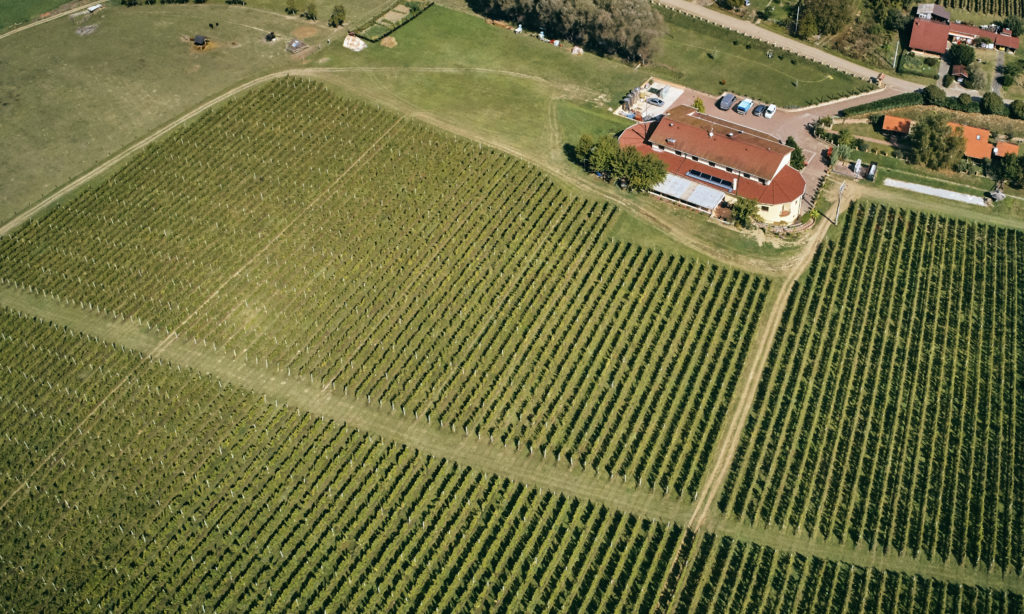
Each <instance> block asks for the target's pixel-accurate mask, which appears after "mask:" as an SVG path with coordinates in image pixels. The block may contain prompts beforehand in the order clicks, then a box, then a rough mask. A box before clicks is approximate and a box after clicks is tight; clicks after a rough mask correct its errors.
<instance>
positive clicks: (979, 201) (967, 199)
mask: <svg viewBox="0 0 1024 614" xmlns="http://www.w3.org/2000/svg"><path fill="white" fill-rule="evenodd" d="M882 183H884V184H885V185H887V186H889V187H892V188H899V189H901V190H909V191H911V192H917V193H918V194H927V195H928V196H937V197H939V198H945V199H946V200H955V201H957V202H961V203H966V204H968V205H978V206H979V207H984V206H986V205H985V199H983V198H982V197H980V196H971V195H969V194H961V193H960V192H954V191H953V190H943V189H942V188H933V187H931V186H928V185H921V184H920V183H910V182H909V181H900V180H899V179H889V178H886V179H885V180H884V181H882Z"/></svg>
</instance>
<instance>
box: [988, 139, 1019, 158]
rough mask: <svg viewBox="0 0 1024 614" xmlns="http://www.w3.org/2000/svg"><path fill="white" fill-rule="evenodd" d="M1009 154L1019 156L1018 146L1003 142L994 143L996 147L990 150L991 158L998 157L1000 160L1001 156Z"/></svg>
mask: <svg viewBox="0 0 1024 614" xmlns="http://www.w3.org/2000/svg"><path fill="white" fill-rule="evenodd" d="M1010 154H1020V145H1017V144H1016V143H1006V142H1003V143H996V146H995V147H993V148H992V155H993V156H999V157H1000V158H1002V157H1003V156H1008V155H1010Z"/></svg>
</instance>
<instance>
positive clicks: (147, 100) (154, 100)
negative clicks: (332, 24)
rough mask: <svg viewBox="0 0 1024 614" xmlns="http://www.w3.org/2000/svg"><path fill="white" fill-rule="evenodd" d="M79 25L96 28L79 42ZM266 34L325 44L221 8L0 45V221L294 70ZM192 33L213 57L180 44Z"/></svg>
mask: <svg viewBox="0 0 1024 614" xmlns="http://www.w3.org/2000/svg"><path fill="white" fill-rule="evenodd" d="M210 23H219V24H220V25H219V27H217V28H216V29H213V30H211V29H210V28H209V25H208V24H210ZM81 25H97V26H98V28H97V29H96V31H95V32H93V33H92V34H89V35H87V36H80V35H79V34H77V33H76V29H77V28H78V27H80V26H81ZM269 30H274V31H275V32H277V33H278V34H279V35H280V36H282V37H287V36H289V35H290V34H292V33H298V34H301V35H302V36H303V38H304V40H307V41H310V42H313V43H315V42H317V41H318V40H322V39H324V38H326V37H327V36H329V35H330V32H329V31H328V30H327V29H326V28H320V27H316V26H310V25H308V22H305V21H303V20H299V19H298V18H286V17H285V16H284V15H283V14H282V15H280V16H278V15H275V14H272V13H267V12H263V11H252V10H248V9H245V8H240V7H231V6H225V5H223V4H216V5H215V4H210V5H203V6H196V5H184V6H172V5H155V6H137V7H132V8H126V7H122V6H120V5H108V6H107V8H105V9H104V10H102V11H100V12H99V13H98V14H97V15H95V16H93V17H92V18H91V19H90V20H89V21H86V22H84V23H81V24H78V25H76V24H75V23H74V22H72V21H71V20H70V18H61V19H57V20H55V21H52V22H49V23H45V24H41V25H39V26H37V27H34V28H32V29H30V30H26V31H24V32H19V33H17V34H14V35H12V36H9V37H7V38H5V39H3V40H0V142H2V143H3V144H4V153H3V154H2V156H0V159H2V160H3V164H0V185H2V186H3V188H4V189H3V190H0V220H7V219H9V218H11V217H12V216H14V215H15V214H17V213H18V212H19V211H22V210H24V209H26V208H28V207H29V206H30V205H31V204H33V203H34V202H36V201H38V200H39V199H40V198H42V197H44V196H45V195H46V194H48V193H50V192H52V191H53V190H54V189H56V188H58V187H60V186H62V185H64V184H66V183H67V182H68V181H70V180H72V179H73V178H75V177H77V176H79V175H81V174H82V173H84V172H86V171H88V170H89V169H91V168H93V167H95V166H96V165H97V164H99V163H100V162H101V161H103V160H105V159H106V158H108V157H110V156H111V155H113V154H115V153H117V152H118V151H120V150H122V149H123V148H125V147H126V146H128V145H129V144H131V143H133V142H135V141H137V140H138V139H140V138H142V137H144V136H146V135H148V134H150V133H152V132H153V131H155V130H156V129H157V128H159V127H160V126H161V125H163V124H165V123H167V122H168V121H170V120H172V119H174V118H175V117H178V116H180V115H181V114H183V113H185V112H186V111H188V110H190V109H192V108H194V107H196V106H197V105H199V104H200V103H202V102H203V101H205V100H208V99H210V98H212V97H214V96H215V95H217V94H219V93H221V92H223V91H225V90H227V89H228V88H230V87H232V86H234V85H237V84H240V83H243V82H246V81H249V80H250V79H253V78H255V77H257V76H259V75H261V74H264V73H269V72H273V71H275V70H281V69H284V68H288V67H290V66H299V65H300V64H299V62H298V60H297V58H296V57H295V56H291V55H290V54H288V53H287V51H286V50H285V45H286V39H285V38H279V39H278V40H277V41H276V42H274V43H267V42H266V41H264V40H263V35H264V32H266V31H269ZM197 33H203V34H206V35H208V36H210V37H211V38H212V41H213V46H212V48H210V49H209V50H207V51H205V52H196V51H195V50H193V49H192V46H191V45H190V44H189V43H188V42H186V41H183V40H182V38H183V37H188V36H190V35H194V34H197Z"/></svg>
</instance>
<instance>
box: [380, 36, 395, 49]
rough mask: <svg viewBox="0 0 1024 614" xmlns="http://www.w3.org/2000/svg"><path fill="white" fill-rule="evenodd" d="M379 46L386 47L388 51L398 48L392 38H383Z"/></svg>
mask: <svg viewBox="0 0 1024 614" xmlns="http://www.w3.org/2000/svg"><path fill="white" fill-rule="evenodd" d="M380 46H381V47H387V48H388V49H394V48H395V47H397V46H398V41H396V40H395V37H394V36H385V37H384V38H382V39H380Z"/></svg>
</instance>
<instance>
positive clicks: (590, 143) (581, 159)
mask: <svg viewBox="0 0 1024 614" xmlns="http://www.w3.org/2000/svg"><path fill="white" fill-rule="evenodd" d="M593 148H594V137H592V136H590V135H589V134H584V135H583V136H581V137H580V140H579V141H577V142H576V148H575V149H574V150H573V156H574V157H575V158H576V163H577V164H579V165H580V166H582V167H583V168H585V169H588V170H589V169H590V150H592V149H593Z"/></svg>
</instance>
